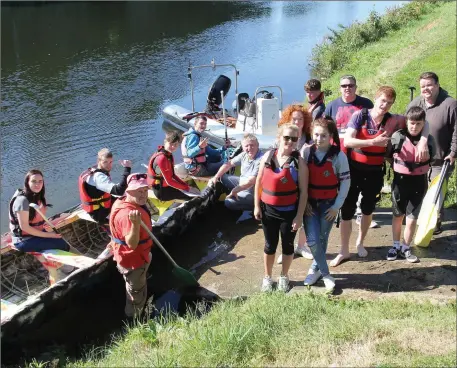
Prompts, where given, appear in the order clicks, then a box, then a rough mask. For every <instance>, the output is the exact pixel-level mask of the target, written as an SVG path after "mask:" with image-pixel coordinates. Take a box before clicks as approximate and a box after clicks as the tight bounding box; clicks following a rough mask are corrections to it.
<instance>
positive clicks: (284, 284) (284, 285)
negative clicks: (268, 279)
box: [278, 275, 289, 293]
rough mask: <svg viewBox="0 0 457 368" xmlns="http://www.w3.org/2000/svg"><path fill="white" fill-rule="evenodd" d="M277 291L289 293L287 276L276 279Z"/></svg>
mask: <svg viewBox="0 0 457 368" xmlns="http://www.w3.org/2000/svg"><path fill="white" fill-rule="evenodd" d="M278 291H284V292H285V293H287V291H289V278H288V277H287V276H282V275H281V276H279V279H278Z"/></svg>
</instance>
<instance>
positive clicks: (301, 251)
mask: <svg viewBox="0 0 457 368" xmlns="http://www.w3.org/2000/svg"><path fill="white" fill-rule="evenodd" d="M295 254H297V255H299V256H302V257H303V258H306V259H314V257H313V254H312V253H311V250H310V249H309V247H308V246H307V245H297V248H295Z"/></svg>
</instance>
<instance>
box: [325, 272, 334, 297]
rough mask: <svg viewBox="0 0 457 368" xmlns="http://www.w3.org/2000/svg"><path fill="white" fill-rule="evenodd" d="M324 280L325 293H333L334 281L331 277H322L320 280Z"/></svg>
mask: <svg viewBox="0 0 457 368" xmlns="http://www.w3.org/2000/svg"><path fill="white" fill-rule="evenodd" d="M322 280H324V285H325V290H326V292H327V293H333V290H335V279H334V278H333V276H331V275H327V276H324V277H323V278H322Z"/></svg>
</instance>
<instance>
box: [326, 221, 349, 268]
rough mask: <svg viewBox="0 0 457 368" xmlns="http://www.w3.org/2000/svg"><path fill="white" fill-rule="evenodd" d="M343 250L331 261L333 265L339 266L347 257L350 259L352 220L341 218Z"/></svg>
mask: <svg viewBox="0 0 457 368" xmlns="http://www.w3.org/2000/svg"><path fill="white" fill-rule="evenodd" d="M340 229H341V230H340V233H341V250H340V253H339V254H338V255H337V256H336V257H335V258H334V259H333V260H332V261H331V262H330V266H331V267H336V266H338V265H339V264H340V263H341V262H343V261H344V260H345V259H349V257H350V253H349V240H350V239H351V232H352V220H341V223H340Z"/></svg>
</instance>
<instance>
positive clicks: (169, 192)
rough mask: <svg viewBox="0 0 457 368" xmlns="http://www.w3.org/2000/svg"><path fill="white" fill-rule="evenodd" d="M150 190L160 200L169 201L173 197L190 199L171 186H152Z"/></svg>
mask: <svg viewBox="0 0 457 368" xmlns="http://www.w3.org/2000/svg"><path fill="white" fill-rule="evenodd" d="M152 191H153V192H154V195H155V196H156V197H157V199H159V200H161V201H171V200H173V199H185V200H188V199H192V198H191V197H189V196H187V195H185V194H184V193H183V192H181V191H180V190H179V189H176V188H173V187H161V188H160V189H159V190H157V189H155V188H153V189H152Z"/></svg>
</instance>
